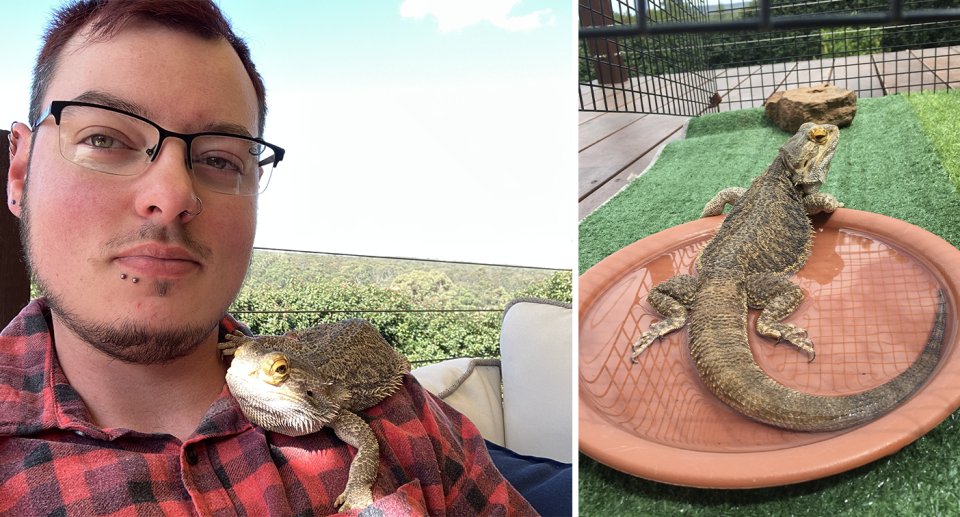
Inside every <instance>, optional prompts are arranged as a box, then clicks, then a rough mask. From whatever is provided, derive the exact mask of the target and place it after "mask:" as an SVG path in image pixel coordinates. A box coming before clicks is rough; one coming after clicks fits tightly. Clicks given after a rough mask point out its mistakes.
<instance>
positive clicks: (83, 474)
mask: <svg viewBox="0 0 960 517" xmlns="http://www.w3.org/2000/svg"><path fill="white" fill-rule="evenodd" d="M49 318H50V313H49V309H48V308H47V307H46V305H45V304H44V301H43V299H42V298H41V299H39V300H34V301H33V302H31V303H30V304H29V305H28V306H27V307H26V308H25V309H24V310H23V311H22V312H21V313H20V315H19V316H18V317H17V318H16V319H15V320H14V321H12V322H11V323H10V325H9V326H7V328H6V329H5V330H4V331H3V333H2V334H0V515H17V516H34V515H37V516H39V515H44V516H46V515H84V516H86V515H111V516H125V515H131V516H145V515H161V514H162V515H216V516H220V515H224V516H225V515H284V516H286V515H303V516H306V515H329V514H333V513H335V512H336V508H335V507H334V506H333V502H334V500H335V499H336V497H337V496H338V495H339V494H340V492H342V491H343V489H344V487H345V486H346V480H347V472H348V469H349V467H350V462H351V460H352V459H353V456H354V454H356V450H355V449H353V448H352V447H350V446H348V445H346V444H344V443H343V442H342V441H340V440H339V439H338V438H336V436H335V435H334V434H333V432H332V431H330V430H323V431H321V432H318V433H314V434H311V435H307V436H302V437H299V438H291V437H288V436H284V435H282V434H276V433H271V432H266V431H264V430H263V428H261V427H256V426H253V425H252V424H250V422H248V421H247V419H246V418H245V417H244V416H243V413H242V412H241V410H240V407H239V406H238V405H237V402H236V400H235V399H234V398H233V397H232V396H231V395H230V392H229V391H228V390H227V388H226V385H224V390H223V392H222V393H221V396H220V398H219V399H218V400H217V401H216V402H214V403H213V405H212V406H211V407H210V409H209V410H208V411H207V414H206V416H204V418H203V420H202V421H201V422H200V425H199V427H197V430H196V431H194V434H193V435H192V436H190V438H188V439H187V440H186V442H183V443H181V442H180V440H178V439H177V438H174V437H173V436H170V435H164V434H145V433H139V432H136V431H131V430H128V429H100V428H98V427H96V426H95V425H93V424H92V423H91V422H90V419H89V416H88V414H87V410H86V408H85V406H84V405H83V402H82V401H81V400H80V398H79V396H78V395H77V393H76V391H74V389H73V388H72V387H70V385H69V384H68V383H67V379H66V377H64V375H63V371H62V370H61V369H60V365H59V363H58V361H57V357H56V354H55V353H54V349H53V343H52V342H51V337H50V319H49ZM235 328H241V329H242V330H246V329H245V328H244V327H242V326H241V325H240V324H239V323H237V322H236V320H234V319H233V318H231V317H229V316H227V317H226V318H224V320H223V322H222V324H221V332H224V331H226V332H229V331H232V330H234V329H235ZM247 332H249V331H247ZM361 417H362V418H363V419H364V420H365V421H366V422H367V423H369V424H370V427H371V428H372V429H373V432H374V434H376V436H377V439H378V440H379V442H380V467H379V471H378V472H377V478H376V483H375V484H374V486H373V498H374V505H373V507H371V508H368V509H367V510H365V511H364V513H363V515H364V516H367V515H384V516H393V515H409V516H420V515H432V516H441V515H456V516H460V515H471V516H472V515H520V516H524V517H526V516H532V515H536V512H535V511H534V510H533V508H531V507H530V505H529V504H528V503H527V502H526V501H525V500H524V499H523V498H522V497H521V496H520V495H519V494H518V493H517V492H516V490H514V488H513V487H512V486H510V484H509V483H507V481H506V480H504V479H503V476H501V475H500V473H499V472H498V471H497V469H496V467H494V465H493V463H492V462H491V461H490V456H489V454H488V453H487V450H486V446H485V445H484V442H483V438H481V437H480V434H479V432H478V431H477V428H476V427H475V426H474V425H473V424H472V423H471V422H470V421H469V420H467V419H466V417H464V416H463V415H461V414H459V413H457V412H456V411H455V410H453V409H452V408H450V407H449V406H448V405H446V404H445V403H443V402H441V401H440V400H439V399H437V398H435V397H434V396H433V395H430V394H429V393H427V392H426V391H425V390H423V388H422V387H420V385H419V384H418V383H417V382H416V380H414V379H413V377H411V376H409V375H408V376H407V377H406V379H405V380H404V383H403V387H402V388H401V389H400V391H399V392H397V393H396V394H394V395H393V396H391V397H390V398H388V399H386V400H384V401H383V402H381V403H380V404H378V405H376V406H374V407H372V408H370V409H367V410H366V411H364V412H363V413H362V414H361ZM359 513H360V512H359V511H358V510H352V511H351V512H350V513H349V514H348V515H357V514H359Z"/></svg>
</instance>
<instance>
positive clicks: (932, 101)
mask: <svg viewBox="0 0 960 517" xmlns="http://www.w3.org/2000/svg"><path fill="white" fill-rule="evenodd" d="M907 100H909V101H910V104H912V105H913V109H914V111H915V112H916V113H917V118H919V119H920V124H922V125H923V130H924V131H925V132H926V133H927V136H928V137H930V141H931V142H933V145H934V147H936V148H937V156H938V157H939V158H940V162H941V163H943V167H944V168H945V169H947V173H948V174H949V175H950V181H951V182H953V184H954V185H956V187H957V190H958V191H960V90H946V91H944V90H941V91H937V92H932V91H929V90H927V91H923V92H920V93H918V94H916V93H915V94H911V95H908V96H907Z"/></svg>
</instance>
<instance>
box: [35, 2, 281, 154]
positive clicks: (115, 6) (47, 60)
mask: <svg viewBox="0 0 960 517" xmlns="http://www.w3.org/2000/svg"><path fill="white" fill-rule="evenodd" d="M132 18H139V19H143V20H148V21H151V22H154V23H158V24H160V25H162V26H164V27H166V28H168V29H172V30H175V31H179V32H185V33H187V34H192V35H195V36H199V37H201V38H203V39H206V40H215V39H219V38H223V39H225V40H226V41H227V42H228V43H230V46H232V47H233V50H235V51H236V52H237V55H238V56H239V57H240V62H242V63H243V67H244V68H245V69H246V71H247V75H248V76H250V80H251V81H252V82H253V89H254V91H255V92H256V94H257V104H258V115H259V118H260V120H259V126H258V128H257V129H258V131H259V133H260V134H259V135H257V136H261V137H262V136H263V129H264V125H265V123H266V120H265V119H266V115H267V100H266V90H265V88H264V86H263V78H261V77H260V74H259V73H258V72H257V68H256V66H254V64H253V61H252V60H251V59H250V49H249V48H248V47H247V44H246V42H245V41H244V40H243V39H242V38H240V37H239V36H237V35H236V34H234V32H233V29H232V28H231V27H230V22H229V21H227V19H226V18H225V17H224V16H223V13H222V12H221V11H220V8H219V7H217V5H216V4H215V3H213V1H212V0H80V1H78V2H76V3H74V4H71V5H69V6H66V7H63V8H61V9H59V10H58V11H57V12H55V13H54V15H53V19H52V20H51V21H50V24H49V25H48V26H47V30H46V32H45V34H44V36H43V46H42V47H41V48H40V54H39V55H38V56H37V66H36V68H34V71H33V87H32V89H31V92H30V123H33V122H35V121H36V120H37V118H39V117H40V113H41V111H42V110H43V109H44V107H45V106H41V105H40V103H41V102H43V96H44V95H45V94H46V92H47V88H48V87H49V86H50V81H51V79H52V78H53V74H54V72H55V71H56V68H57V61H58V60H59V59H60V55H61V54H62V52H63V49H64V47H65V46H66V44H67V42H69V41H70V38H72V37H73V36H74V35H76V34H77V33H78V32H80V31H81V30H82V29H84V28H85V27H87V26H88V25H89V27H90V30H91V40H99V41H103V40H107V39H109V38H111V37H113V36H115V35H116V34H117V33H118V32H119V31H120V29H121V28H122V27H123V25H124V23H126V22H127V21H129V20H130V19H132Z"/></svg>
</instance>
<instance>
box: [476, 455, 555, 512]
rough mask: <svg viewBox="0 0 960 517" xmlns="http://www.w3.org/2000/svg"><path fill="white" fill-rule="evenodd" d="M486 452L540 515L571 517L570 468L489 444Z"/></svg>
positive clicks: (553, 461)
mask: <svg viewBox="0 0 960 517" xmlns="http://www.w3.org/2000/svg"><path fill="white" fill-rule="evenodd" d="M487 449H488V450H489V451H490V458H492V459H493V464H494V465H496V466H497V470H499V471H500V473H501V474H503V477H504V478H506V479H507V481H509V482H510V484H511V485H513V488H516V489H517V491H518V492H520V495H522V496H523V497H524V499H526V500H527V501H528V502H529V503H530V505H531V506H533V508H534V509H535V510H536V511H537V512H538V513H540V515H542V516H543V517H565V516H570V515H573V465H572V464H570V463H560V462H559V461H555V460H551V459H549V458H538V457H536V456H524V455H522V454H517V453H515V452H513V451H511V450H510V449H507V448H504V447H501V446H499V445H497V444H495V443H492V442H490V441H487Z"/></svg>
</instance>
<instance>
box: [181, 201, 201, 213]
mask: <svg viewBox="0 0 960 517" xmlns="http://www.w3.org/2000/svg"><path fill="white" fill-rule="evenodd" d="M197 203H200V210H197V213H195V214H191V213H190V212H187V211H186V210H184V211H183V213H184V214H187V215H189V216H197V215H200V212H203V201H200V198H199V197H198V198H197Z"/></svg>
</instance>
